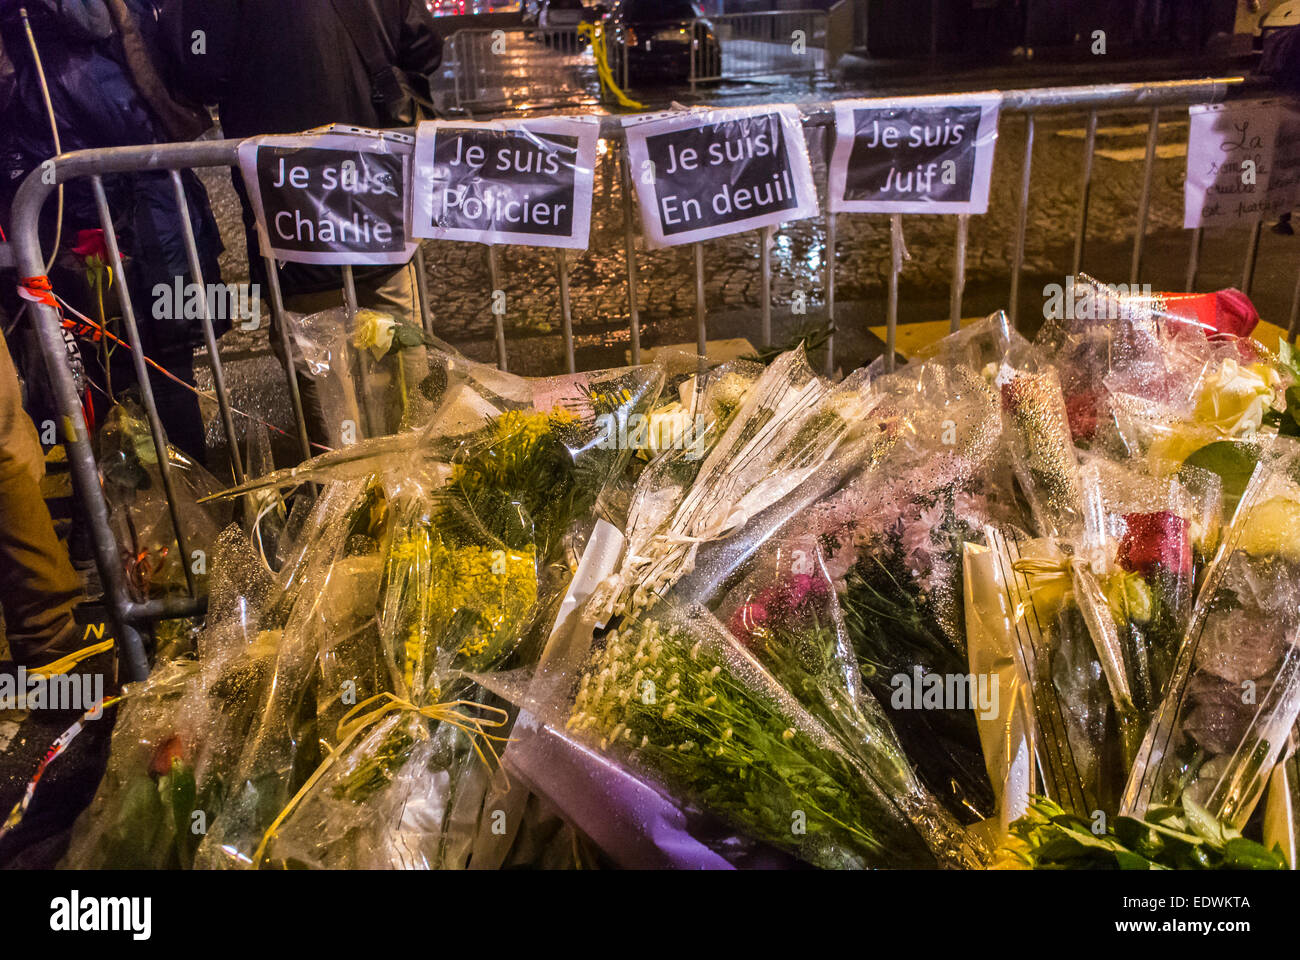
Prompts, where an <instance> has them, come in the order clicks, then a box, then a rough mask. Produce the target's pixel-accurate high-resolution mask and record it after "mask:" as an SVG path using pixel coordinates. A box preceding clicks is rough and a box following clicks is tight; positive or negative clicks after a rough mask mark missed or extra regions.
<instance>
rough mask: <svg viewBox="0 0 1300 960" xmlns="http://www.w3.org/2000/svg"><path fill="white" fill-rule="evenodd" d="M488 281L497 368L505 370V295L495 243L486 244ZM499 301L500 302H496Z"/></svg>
mask: <svg viewBox="0 0 1300 960" xmlns="http://www.w3.org/2000/svg"><path fill="white" fill-rule="evenodd" d="M487 253H488V283H489V284H490V285H491V287H492V290H491V292H490V294H489V296H488V301H489V302H490V303H491V304H492V317H493V319H494V320H495V321H496V333H497V368H498V369H500V370H506V369H508V367H507V361H506V295H505V291H504V290H502V289H501V268H500V264H499V263H498V261H497V245H496V244H495V243H490V244H488V249H487ZM498 301H500V303H498Z"/></svg>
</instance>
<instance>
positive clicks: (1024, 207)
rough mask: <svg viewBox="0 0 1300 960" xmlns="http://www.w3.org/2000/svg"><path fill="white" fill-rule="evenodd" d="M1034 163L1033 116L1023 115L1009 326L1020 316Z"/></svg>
mask: <svg viewBox="0 0 1300 960" xmlns="http://www.w3.org/2000/svg"><path fill="white" fill-rule="evenodd" d="M1033 162H1034V115H1033V114H1032V113H1027V114H1025V158H1024V162H1023V163H1022V164H1021V166H1020V210H1019V213H1018V216H1017V218H1016V249H1015V253H1014V255H1013V258H1012V260H1011V297H1010V302H1009V303H1008V309H1007V313H1008V315H1009V316H1010V317H1011V325H1012V326H1013V327H1015V326H1017V320H1018V319H1019V316H1020V268H1021V265H1022V264H1023V263H1024V260H1025V229H1026V227H1027V226H1028V223H1029V175H1030V172H1031V169H1032V167H1033Z"/></svg>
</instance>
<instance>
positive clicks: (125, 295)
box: [90, 175, 198, 597]
mask: <svg viewBox="0 0 1300 960" xmlns="http://www.w3.org/2000/svg"><path fill="white" fill-rule="evenodd" d="M90 183H91V187H92V188H93V189H94V192H95V206H96V208H97V209H98V210H99V223H100V225H101V226H102V227H103V228H104V242H105V244H107V246H108V257H109V261H110V264H111V266H112V268H113V270H114V272H115V273H116V274H117V300H118V304H119V305H120V306H121V308H122V322H123V323H124V324H125V326H126V337H127V341H128V342H129V343H130V344H131V363H132V366H134V367H135V377H136V380H137V381H138V382H139V384H140V398H141V399H142V400H143V401H144V412H145V416H146V417H147V418H148V420H149V433H150V435H151V436H152V437H153V445H154V450H156V451H157V454H158V472H159V474H161V476H162V484H163V490H164V491H165V492H166V494H167V512H168V514H169V515H170V516H171V521H172V532H173V533H174V534H175V535H176V545H177V546H178V547H179V548H180V552H181V569H182V570H183V571H184V572H185V586H186V587H187V588H188V589H189V593H190V596H191V597H196V596H198V586H197V584H195V582H194V571H193V569H192V568H191V559H192V555H191V554H190V546H189V538H188V537H187V536H186V535H185V531H184V530H183V529H182V528H181V518H180V512H179V510H178V509H177V506H176V484H175V482H174V481H173V480H172V466H171V459H170V458H169V457H168V456H167V436H166V434H164V433H163V428H162V421H161V420H159V419H158V405H157V403H155V402H154V398H153V383H152V381H151V380H150V379H149V368H148V366H147V365H146V364H145V362H144V345H143V343H142V342H141V340H140V328H139V327H138V326H137V325H136V322H135V308H134V306H133V305H132V303H131V294H130V293H129V292H127V289H126V271H125V270H123V269H122V251H121V250H119V249H118V247H117V235H116V234H115V233H114V231H113V217H112V214H110V213H109V212H108V197H107V196H106V195H105V193H104V181H103V178H101V177H100V176H98V175H96V176H93V177H91V179H90Z"/></svg>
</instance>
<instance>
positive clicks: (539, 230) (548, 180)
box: [412, 117, 600, 249]
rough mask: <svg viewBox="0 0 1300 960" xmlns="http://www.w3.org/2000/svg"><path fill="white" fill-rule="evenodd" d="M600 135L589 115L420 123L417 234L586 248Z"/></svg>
mask: <svg viewBox="0 0 1300 960" xmlns="http://www.w3.org/2000/svg"><path fill="white" fill-rule="evenodd" d="M599 136H600V124H599V122H598V121H597V120H596V119H595V118H594V117H574V118H561V117H551V118H543V119H538V120H524V121H518V122H509V123H499V122H486V123H463V122H455V123H448V122H443V121H432V122H428V123H422V124H420V126H419V129H418V131H417V133H416V141H415V183H414V186H413V189H412V198H413V199H412V202H413V207H412V209H413V213H412V221H413V222H412V229H413V230H414V233H415V235H416V236H417V237H437V238H440V239H445V240H471V241H477V242H479V243H511V244H527V245H530V246H539V247H570V248H575V249H585V248H586V246H587V239H588V235H589V233H590V230H591V196H592V178H593V171H594V169H595V165H596V143H597V140H598V139H599Z"/></svg>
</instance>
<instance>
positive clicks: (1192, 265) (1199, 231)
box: [1183, 227, 1205, 293]
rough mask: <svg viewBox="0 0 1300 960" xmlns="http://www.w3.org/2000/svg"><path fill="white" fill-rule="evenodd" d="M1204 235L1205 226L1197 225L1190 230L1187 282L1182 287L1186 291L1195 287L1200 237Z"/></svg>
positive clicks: (1190, 290) (1191, 290)
mask: <svg viewBox="0 0 1300 960" xmlns="http://www.w3.org/2000/svg"><path fill="white" fill-rule="evenodd" d="M1204 235H1205V228H1203V227H1197V228H1196V229H1195V230H1193V231H1192V243H1191V249H1190V250H1189V251H1188V254H1187V282H1186V284H1185V285H1184V286H1183V289H1184V290H1186V291H1187V292H1188V293H1191V292H1193V291H1194V290H1195V289H1196V273H1197V271H1198V270H1199V269H1200V266H1201V239H1202V238H1203V237H1204Z"/></svg>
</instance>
